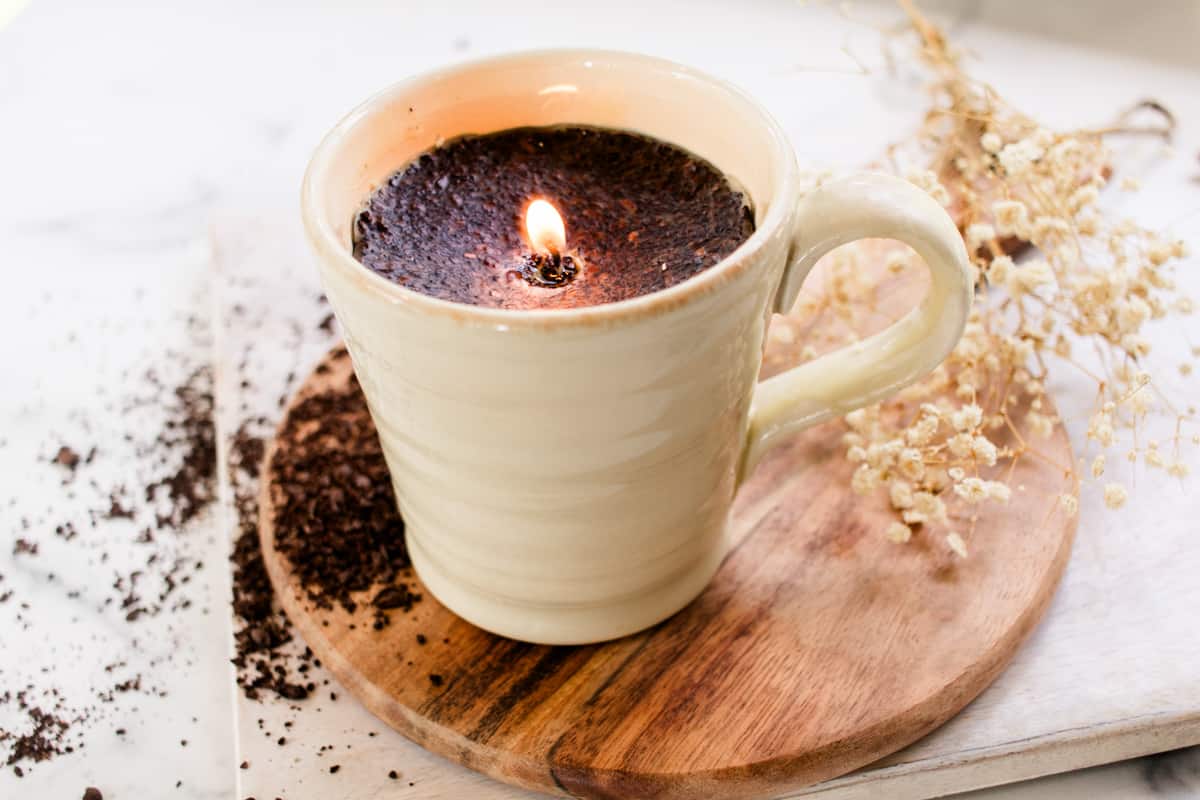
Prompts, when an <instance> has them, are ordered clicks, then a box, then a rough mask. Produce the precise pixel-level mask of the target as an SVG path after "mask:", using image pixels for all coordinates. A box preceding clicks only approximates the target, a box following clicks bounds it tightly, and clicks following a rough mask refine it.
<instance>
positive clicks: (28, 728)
mask: <svg viewBox="0 0 1200 800" xmlns="http://www.w3.org/2000/svg"><path fill="white" fill-rule="evenodd" d="M189 326H190V327H193V328H198V327H199V323H198V322H197V321H196V320H195V319H194V318H193V319H190V320H189ZM166 358H167V359H169V360H171V361H173V362H175V363H178V362H179V361H180V360H181V359H183V358H185V356H183V355H181V354H178V353H167V354H166ZM185 363H186V362H185ZM119 402H120V405H119V407H116V406H114V407H110V410H111V411H113V412H114V413H120V415H121V416H122V417H125V416H127V415H129V414H130V412H133V411H136V410H138V409H142V408H145V407H147V406H153V407H156V408H157V409H159V410H160V411H161V413H162V414H163V417H164V421H163V423H162V427H161V428H159V429H149V430H146V429H142V428H131V429H129V430H127V431H126V432H124V434H123V436H122V438H123V439H124V441H125V442H126V443H128V444H129V445H130V446H131V450H132V453H131V458H130V459H129V461H128V465H126V464H124V463H123V464H122V466H123V467H126V468H123V469H121V470H120V471H119V472H120V473H122V474H123V475H124V477H125V478H129V477H130V475H132V476H134V477H135V479H136V480H138V482H139V494H141V495H142V496H143V497H144V498H145V501H146V502H145V503H144V504H138V503H134V502H132V500H131V498H130V497H129V495H128V491H127V488H126V486H125V485H124V484H115V485H112V486H103V485H101V484H100V483H99V478H100V477H101V476H110V475H112V474H113V473H114V470H113V469H112V465H111V464H104V465H102V466H104V467H105V469H104V470H102V471H97V472H95V473H94V474H92V475H89V474H88V470H89V468H90V467H92V465H93V464H94V462H96V461H97V456H98V449H97V447H95V446H84V447H78V446H73V445H70V444H62V443H61V442H60V443H58V444H57V445H55V447H56V448H57V449H56V450H55V451H54V453H53V455H52V456H50V457H49V458H47V460H48V461H49V462H50V463H51V464H53V465H54V466H56V467H59V468H61V469H62V470H64V471H65V475H64V477H63V481H62V482H63V484H64V485H67V484H70V483H73V482H75V481H77V480H78V481H84V480H86V488H87V489H89V490H91V491H94V492H95V493H96V494H98V495H99V496H100V497H101V498H103V499H102V500H101V501H100V502H101V503H102V505H98V506H94V507H92V508H90V509H86V510H85V512H84V514H85V516H86V517H87V518H88V522H87V523H84V522H82V521H80V520H77V519H63V520H61V521H58V522H54V521H53V520H47V519H46V518H45V517H43V518H41V519H34V520H28V519H26V520H23V522H22V526H21V527H22V529H23V530H24V531H27V534H26V535H25V536H22V537H20V538H17V539H16V540H14V553H15V554H19V555H21V556H22V557H25V558H41V557H42V556H41V554H40V548H39V542H38V540H37V537H38V536H39V535H40V534H41V532H42V530H43V529H44V530H45V531H46V532H47V533H52V534H53V535H54V536H56V537H58V538H59V539H61V540H62V541H63V542H68V543H71V544H72V545H73V546H76V547H82V548H87V549H90V550H93V551H96V550H99V559H98V560H99V563H100V564H106V563H107V562H108V560H109V553H108V551H107V549H103V548H106V547H108V546H109V544H111V543H112V541H111V538H110V537H111V536H112V534H111V533H106V534H105V536H106V537H107V538H103V539H96V538H95V537H81V536H79V532H80V531H79V529H80V527H81V526H85V525H87V526H90V528H91V529H96V530H99V529H101V528H102V527H103V526H106V525H108V524H109V523H110V521H111V522H112V523H113V524H116V525H124V526H129V524H130V522H131V521H132V522H134V523H135V524H138V525H140V532H138V533H137V535H136V537H134V538H131V539H129V540H128V542H129V546H132V547H142V548H145V549H146V555H145V557H144V559H141V563H140V565H139V566H136V567H134V568H132V569H129V570H127V571H117V572H115V574H113V573H110V574H113V577H112V579H111V582H110V583H108V584H106V583H105V582H104V581H98V582H92V584H91V586H90V587H89V588H90V589H91V590H92V591H95V590H99V591H102V592H106V593H105V595H104V596H103V597H102V598H101V607H102V608H103V607H115V608H118V609H120V612H121V618H123V619H124V620H125V622H127V623H130V624H136V623H137V621H138V620H140V619H142V618H144V617H152V616H158V615H159V614H162V613H169V612H176V611H182V610H184V609H187V608H189V607H190V606H191V601H190V600H189V599H187V598H182V599H177V600H174V601H173V602H172V598H173V597H174V595H175V594H177V593H178V591H179V590H181V589H182V587H184V586H186V585H187V584H188V582H189V581H190V580H191V576H192V574H193V573H195V572H196V571H198V570H200V569H203V566H204V565H203V563H202V562H200V561H196V560H194V559H190V558H188V557H186V556H185V555H181V554H180V553H179V552H178V549H177V548H176V546H175V545H174V543H173V542H171V541H169V540H164V541H162V542H160V541H159V540H158V539H157V538H156V536H155V535H154V533H155V532H158V533H159V534H169V535H171V536H174V535H176V534H178V533H180V532H182V531H183V530H184V528H185V527H186V526H187V524H188V523H189V522H191V521H192V520H194V519H195V518H196V517H197V516H198V515H200V514H201V513H202V512H203V511H204V510H205V509H206V508H207V507H208V506H209V505H210V504H211V502H212V500H213V498H214V495H215V484H216V448H215V426H214V419H213V386H212V373H211V370H210V369H209V368H208V367H200V368H197V369H194V370H192V371H191V372H190V373H187V375H186V377H185V378H184V379H183V380H182V381H180V382H179V383H177V384H172V383H169V382H166V381H163V380H161V379H160V378H159V376H158V374H157V372H156V371H155V370H154V369H150V370H147V371H145V372H144V373H143V374H142V375H141V376H140V379H137V378H134V379H133V380H132V389H131V393H130V394H129V395H128V396H126V397H125V398H123V399H122V400H120V401H119ZM92 413H94V412H88V413H87V414H85V413H84V412H72V413H70V414H68V417H69V418H70V417H74V418H75V419H76V420H77V422H78V425H79V427H80V428H81V429H82V430H83V431H84V432H85V433H86V431H88V430H90V427H91V424H92V423H91V415H92ZM81 452H86V455H84V456H81V455H80V453H81ZM101 461H103V459H101ZM75 497H76V495H75V494H74V490H73V489H68V490H67V499H68V500H71V499H74V498H75ZM76 508H78V505H76ZM57 513H61V511H60V510H59V509H58V508H50V509H47V512H46V514H47V516H49V515H52V514H57ZM118 535H119V534H118ZM122 546H124V545H122ZM45 580H46V582H47V583H54V582H55V580H56V578H55V575H54V573H53V572H49V573H46V574H45ZM0 581H3V576H0ZM106 586H107V591H106ZM149 587H153V588H149ZM147 592H150V593H149V594H147ZM13 594H14V593H13V590H11V589H8V590H4V591H0V603H4V602H6V601H8V600H9V599H10V598H12V597H13ZM66 595H67V597H68V598H70V599H72V600H78V599H80V598H81V597H82V596H83V591H82V590H81V589H69V590H67V591H66ZM16 608H17V609H18V610H17V612H16V617H15V618H14V619H13V620H12V622H4V623H2V624H17V625H21V626H23V627H24V628H25V629H29V628H30V627H31V626H32V625H33V624H34V623H35V621H34V620H31V619H28V618H26V617H24V616H22V613H23V612H26V611H27V610H28V609H29V606H28V605H27V604H24V603H20V604H17V606H16ZM50 646H51V647H53V644H51V645H50ZM134 646H135V647H136V646H137V645H136V639H134ZM164 658H165V660H164ZM171 658H172V656H171V655H168V656H165V657H155V658H154V659H152V660H151V661H149V662H148V666H149V667H150V668H161V667H164V666H169V663H170V660H171ZM125 666H126V665H125V664H124V663H123V662H121V663H113V664H107V665H104V667H103V672H104V673H106V674H111V673H114V672H118V671H120V670H123V669H124V668H125ZM129 692H140V693H144V694H151V695H156V696H162V695H163V692H162V690H160V689H157V688H155V687H153V686H152V685H151V684H150V683H149V682H148V681H143V676H142V675H141V674H134V675H132V676H129V677H126V678H125V679H123V680H120V681H118V682H116V683H114V684H109V685H107V686H106V687H96V688H94V689H93V690H92V695H91V698H92V702H91V703H86V704H84V705H83V706H82V707H78V706H76V705H75V704H74V703H72V704H71V705H68V703H67V702H66V700H65V699H64V697H63V695H62V693H61V692H60V691H59V689H58V688H57V686H56V685H55V672H54V670H53V669H47V670H43V671H42V673H41V678H40V679H39V681H38V682H37V685H30V686H27V687H26V688H24V689H22V690H21V691H20V692H16V693H15V694H14V693H11V692H5V693H3V694H0V707H3V706H11V707H13V709H15V711H16V712H17V713H16V714H15V718H16V720H17V721H16V722H10V723H8V725H7V726H6V727H3V728H0V745H3V749H4V750H5V751H6V753H5V754H4V755H3V756H2V757H3V758H4V761H3V762H2V763H4V764H5V765H6V766H11V767H12V768H13V772H14V774H16V775H18V776H21V775H24V774H26V772H27V769H26V768H25V767H23V766H22V765H28V764H31V763H37V762H41V761H46V760H48V759H51V758H53V757H55V756H57V755H61V754H64V753H71V752H74V751H75V750H76V749H77V748H79V747H83V746H84V742H83V741H82V740H81V738H80V737H81V735H82V733H83V732H84V731H86V730H87V729H88V728H89V727H90V726H91V725H92V724H93V723H94V722H95V721H97V720H99V719H102V718H103V717H104V716H105V710H104V707H105V706H108V705H111V704H113V703H116V702H117V701H118V698H119V697H120V696H121V695H123V694H126V693H129ZM119 731H120V733H123V732H124V729H119ZM89 792H93V793H94V796H95V797H97V798H98V797H100V794H99V792H98V790H95V789H90V790H89Z"/></svg>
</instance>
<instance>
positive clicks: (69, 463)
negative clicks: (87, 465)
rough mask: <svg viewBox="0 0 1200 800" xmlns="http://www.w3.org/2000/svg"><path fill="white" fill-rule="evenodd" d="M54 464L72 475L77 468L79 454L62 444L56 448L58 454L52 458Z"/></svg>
mask: <svg viewBox="0 0 1200 800" xmlns="http://www.w3.org/2000/svg"><path fill="white" fill-rule="evenodd" d="M54 463H55V464H58V465H59V466H62V467H66V468H67V470H68V471H69V472H71V473H72V474H74V472H75V468H76V467H78V466H79V454H78V453H76V452H75V451H74V450H72V449H71V448H69V447H67V446H66V445H65V444H64V445H63V446H62V447H60V448H58V453H56V454H55V456H54Z"/></svg>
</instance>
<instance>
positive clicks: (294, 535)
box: [271, 349, 421, 623]
mask: <svg viewBox="0 0 1200 800" xmlns="http://www.w3.org/2000/svg"><path fill="white" fill-rule="evenodd" d="M337 357H338V358H345V357H347V356H346V355H345V350H344V349H343V350H341V351H339V355H338V356H337ZM330 442H336V443H337V446H336V447H331V446H330V445H329V443H330ZM274 453H275V455H274V457H273V460H272V463H271V467H272V470H271V473H272V476H273V478H274V482H273V483H272V486H271V492H272V497H273V502H274V518H273V522H274V532H275V547H276V548H277V549H278V550H279V552H280V553H282V554H283V555H284V556H286V557H287V559H288V561H289V562H290V563H291V566H292V571H293V572H294V573H295V574H296V576H297V577H298V578H299V580H300V583H301V585H302V586H303V588H304V591H305V592H306V594H307V595H308V598H309V600H311V601H312V602H313V603H314V604H315V605H316V606H317V607H319V608H332V607H333V606H334V604H337V605H340V606H341V607H343V608H344V609H346V610H347V611H349V612H351V613H353V612H354V611H355V609H356V608H357V605H358V601H357V600H356V599H355V597H356V596H357V595H360V593H362V592H366V591H368V590H370V589H372V588H373V587H375V586H379V585H382V586H383V588H382V589H380V590H378V591H377V592H376V594H375V595H374V599H373V600H372V601H371V604H372V606H373V607H374V609H375V617H376V619H377V620H383V621H384V622H385V623H386V619H387V612H388V611H390V610H392V609H401V610H404V611H407V610H410V609H411V608H412V606H413V604H414V603H416V602H419V601H420V600H421V595H420V594H419V593H415V592H413V591H412V590H411V589H410V587H409V586H408V585H407V584H404V583H398V582H397V579H398V578H399V577H400V575H401V572H402V570H404V569H405V568H407V567H409V566H410V564H411V562H410V561H409V558H408V550H407V548H406V547H405V544H404V522H403V520H401V519H400V515H399V512H398V511H397V510H396V498H395V495H394V494H393V492H392V484H391V478H390V476H389V474H388V469H387V464H386V463H384V460H383V450H382V448H381V447H380V444H379V437H378V436H377V435H376V433H375V427H374V425H372V424H371V417H370V412H369V411H368V410H367V403H366V399H365V398H364V397H363V394H362V392H361V390H360V389H359V387H358V381H357V379H356V378H355V377H354V375H353V373H351V376H350V378H349V380H348V381H347V382H346V383H345V385H343V386H340V387H336V388H333V389H331V390H329V391H326V392H321V393H318V394H314V395H310V396H308V397H305V398H304V399H302V400H300V402H299V403H297V404H296V406H295V407H293V408H292V409H291V411H290V412H289V414H288V416H287V418H286V421H285V422H284V425H283V427H282V428H281V429H280V431H279V434H278V442H277V447H276V449H275V451H274Z"/></svg>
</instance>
